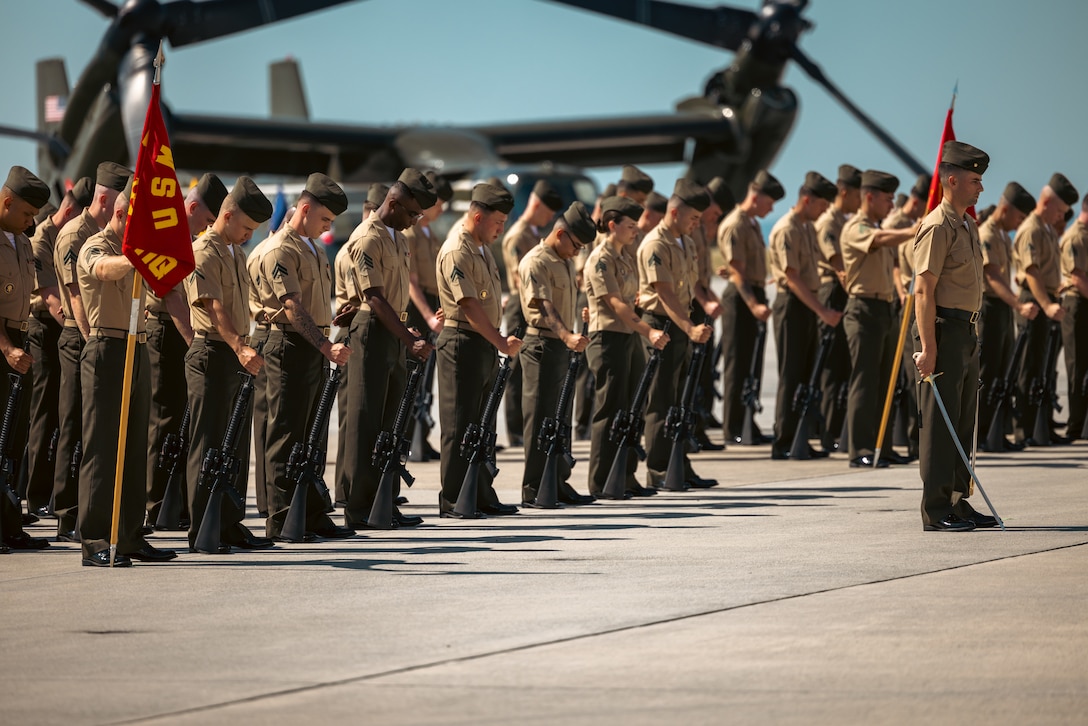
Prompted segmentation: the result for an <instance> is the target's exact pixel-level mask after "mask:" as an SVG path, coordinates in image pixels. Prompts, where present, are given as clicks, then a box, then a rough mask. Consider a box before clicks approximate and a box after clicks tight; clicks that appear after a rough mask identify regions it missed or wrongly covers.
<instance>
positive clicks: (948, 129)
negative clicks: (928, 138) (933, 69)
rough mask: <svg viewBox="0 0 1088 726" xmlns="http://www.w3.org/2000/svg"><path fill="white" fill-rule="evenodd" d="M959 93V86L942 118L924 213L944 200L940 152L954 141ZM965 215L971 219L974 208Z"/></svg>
mask: <svg viewBox="0 0 1088 726" xmlns="http://www.w3.org/2000/svg"><path fill="white" fill-rule="evenodd" d="M958 91H959V84H958V83H957V84H956V87H955V88H954V89H953V90H952V103H950V104H948V113H947V114H945V117H944V130H943V131H942V132H941V145H940V146H938V147H937V163H936V164H934V165H933V180H932V181H931V182H930V183H929V199H928V200H926V212H927V213H929V212H932V211H933V210H934V209H936V208H937V205H939V204H940V203H941V200H942V199H943V198H944V187H942V186H941V175H940V173H939V170H940V168H941V151H942V150H943V149H944V143H945V142H946V141H955V140H956V132H955V131H954V130H953V129H952V112H953V111H954V110H955V109H956V93H957V92H958ZM967 213H968V214H970V215H971V217H975V208H974V207H973V206H972V207H969V208H968V209H967Z"/></svg>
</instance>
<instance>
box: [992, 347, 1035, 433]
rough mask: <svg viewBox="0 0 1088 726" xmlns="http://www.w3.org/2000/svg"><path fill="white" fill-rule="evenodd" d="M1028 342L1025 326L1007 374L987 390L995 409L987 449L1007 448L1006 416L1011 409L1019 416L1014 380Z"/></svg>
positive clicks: (996, 380) (1010, 359)
mask: <svg viewBox="0 0 1088 726" xmlns="http://www.w3.org/2000/svg"><path fill="white" fill-rule="evenodd" d="M1027 342H1028V326H1026V325H1025V326H1024V327H1023V329H1022V330H1021V331H1020V334H1019V335H1017V336H1016V347H1015V349H1014V350H1013V354H1012V357H1011V358H1009V362H1008V363H1007V364H1006V365H1005V375H1004V376H1003V377H1001V378H996V379H994V382H993V383H992V384H991V386H990V390H989V391H987V392H986V404H987V405H988V406H992V407H993V410H994V415H993V418H991V419H990V430H989V432H987V434H986V451H1004V450H1005V418H1006V416H1007V415H1008V412H1009V411H1012V412H1013V414H1014V415H1017V416H1019V412H1017V411H1016V410H1015V407H1014V406H1013V403H1012V396H1013V390H1014V389H1015V385H1014V381H1015V380H1016V374H1017V373H1018V371H1019V370H1020V359H1021V358H1022V357H1023V355H1024V346H1025V345H1027Z"/></svg>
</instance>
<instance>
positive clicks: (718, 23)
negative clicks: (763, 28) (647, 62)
mask: <svg viewBox="0 0 1088 726" xmlns="http://www.w3.org/2000/svg"><path fill="white" fill-rule="evenodd" d="M552 2H556V3H559V4H561V5H569V6H570V7H575V8H581V9H582V10H589V11H590V12H594V13H600V14H601V15H608V16H610V17H613V18H619V19H620V20H626V21H628V22H631V23H637V24H639V25H646V26H649V27H651V28H656V29H657V30H662V31H664V32H666V33H671V34H673V35H678V36H680V37H681V38H687V39H688V40H694V41H697V42H699V43H706V44H707V45H712V46H715V47H717V48H724V49H726V50H731V51H736V50H737V49H738V48H740V46H741V43H742V42H744V39H745V38H746V37H747V36H748V32H749V31H750V30H751V28H752V25H753V24H754V23H755V22H756V20H757V16H756V14H755V13H753V12H751V11H749V10H742V9H740V8H733V7H729V6H727V5H719V6H717V7H713V8H700V7H696V6H694V5H684V4H682V3H674V2H666V1H665V0H552Z"/></svg>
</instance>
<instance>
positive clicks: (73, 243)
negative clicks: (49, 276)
mask: <svg viewBox="0 0 1088 726" xmlns="http://www.w3.org/2000/svg"><path fill="white" fill-rule="evenodd" d="M97 232H98V222H96V221H94V217H92V216H91V212H90V210H89V209H84V210H83V213H82V214H80V215H79V216H78V217H75V218H74V219H70V220H68V223H67V224H65V225H64V226H63V227H62V228H61V230H60V234H58V235H57V243H56V246H55V247H54V248H53V269H54V270H55V271H56V273H57V282H58V283H60V284H59V287H60V306H61V309H62V310H63V311H64V317H65V318H66V319H68V320H74V319H75V318H74V313H73V312H72V296H71V294H70V293H69V291H68V287H67V286H68V285H76V284H78V283H79V275H78V272H77V270H76V260H78V259H79V251H80V250H81V249H83V245H84V244H85V243H86V242H87V240H88V239H90V237H91V235H93V234H96V233H97ZM130 294H131V291H130ZM125 330H128V325H126V326H125Z"/></svg>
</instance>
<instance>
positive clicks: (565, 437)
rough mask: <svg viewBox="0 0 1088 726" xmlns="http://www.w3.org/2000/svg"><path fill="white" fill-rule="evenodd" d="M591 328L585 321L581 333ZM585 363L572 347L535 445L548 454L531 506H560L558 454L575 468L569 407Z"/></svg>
mask: <svg viewBox="0 0 1088 726" xmlns="http://www.w3.org/2000/svg"><path fill="white" fill-rule="evenodd" d="M588 332H589V323H582V335H586V334H587V333H588ZM581 365H582V354H581V353H576V352H574V351H573V350H572V351H571V352H570V353H569V354H568V356H567V375H566V376H565V377H564V378H563V387H562V388H560V389H559V401H558V402H557V403H556V404H555V415H554V416H549V417H547V418H546V419H544V421H543V422H542V423H541V424H540V434H539V435H538V436H537V440H536V448H537V449H539V450H540V451H542V452H544V453H545V454H547V458H546V459H545V460H544V473H543V474H541V476H540V484H539V485H538V486H537V490H536V499H534V500H533V503H532V506H533V507H535V508H537V509H557V508H558V507H559V506H560V505H559V457H563V460H564V461H566V462H567V466H568V467H569V468H574V464H575V461H574V456H572V455H571V453H570V414H569V413H568V408H569V407H570V402H571V398H573V396H572V394H573V393H574V383H575V381H576V380H577V378H578V369H579V368H580V367H581Z"/></svg>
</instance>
